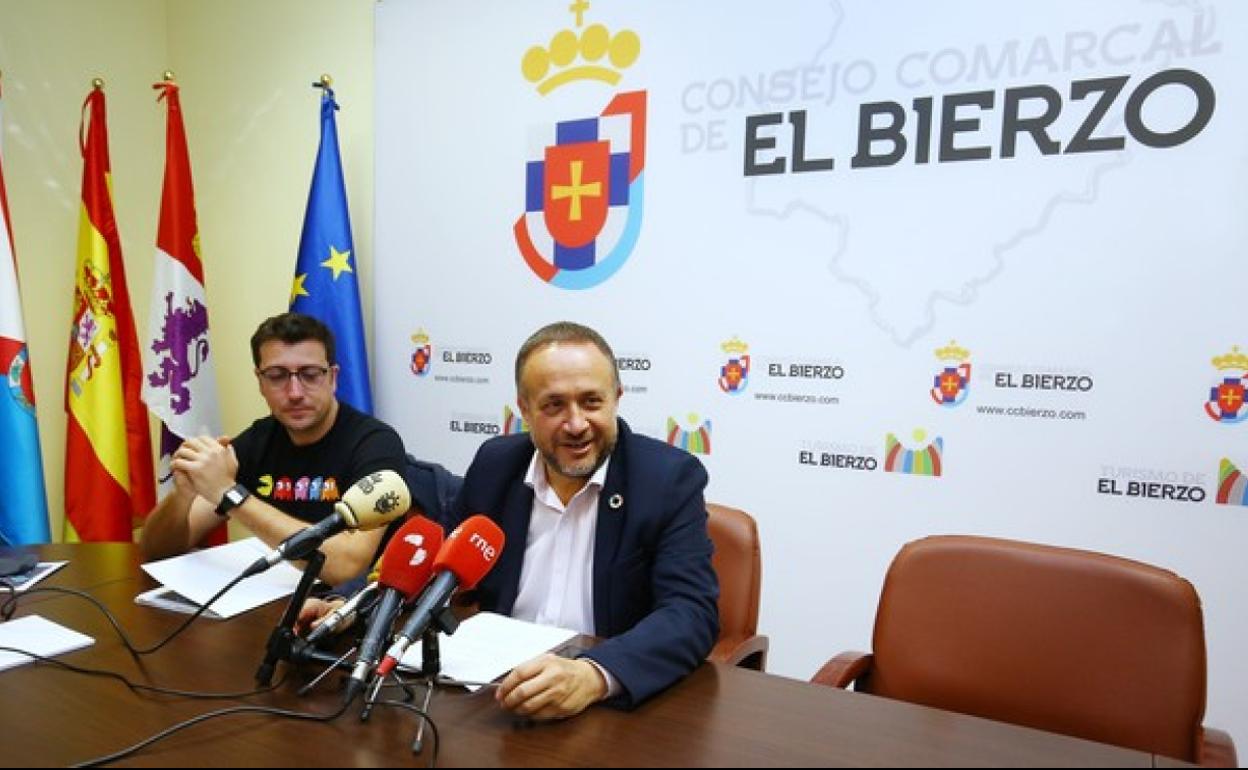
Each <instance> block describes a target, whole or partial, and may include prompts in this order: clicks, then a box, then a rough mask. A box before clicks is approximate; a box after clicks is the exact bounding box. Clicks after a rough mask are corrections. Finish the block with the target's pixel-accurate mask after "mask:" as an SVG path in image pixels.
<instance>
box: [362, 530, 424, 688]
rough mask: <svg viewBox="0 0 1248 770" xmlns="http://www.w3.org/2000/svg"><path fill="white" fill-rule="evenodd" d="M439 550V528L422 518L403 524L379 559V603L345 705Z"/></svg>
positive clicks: (376, 657) (374, 664) (377, 654)
mask: <svg viewBox="0 0 1248 770" xmlns="http://www.w3.org/2000/svg"><path fill="white" fill-rule="evenodd" d="M441 546H442V527H440V526H438V524H436V523H435V522H433V521H430V520H429V519H426V518H425V517H424V516H413V517H412V518H411V519H410V520H408V522H407V523H406V524H404V525H403V526H402V527H401V528H400V529H399V531H398V532H395V533H394V537H393V538H392V539H391V540H390V544H389V545H387V546H386V552H385V553H384V554H382V557H381V575H380V576H379V577H378V578H377V582H378V583H379V584H380V585H381V586H382V592H381V599H379V600H378V601H377V606H376V607H375V608H374V609H373V616H372V617H371V618H369V620H368V629H367V630H366V631H365V632H364V640H363V641H362V642H360V654H359V657H357V658H356V662H355V668H354V670H352V672H351V679H350V680H349V681H348V682H347V694H346V702H347V703H350V702H351V700H352V699H354V698H355V696H356V694H357V693H359V691H360V690H361V689H362V688H363V687H364V682H365V680H366V679H368V675H369V674H371V673H372V671H373V667H374V666H376V665H377V659H378V658H379V657H381V648H382V645H383V644H385V643H386V639H387V638H389V636H390V627H391V626H392V625H394V619H395V617H396V616H397V615H398V614H399V610H401V609H402V608H403V604H404V603H405V602H407V601H411V599H412V598H413V597H414V596H416V592H417V591H419V590H420V589H421V588H422V587H423V586H424V585H425V583H427V582H429V575H430V574H431V573H432V572H433V554H435V553H436V552H437V551H438V550H439V549H440V548H441Z"/></svg>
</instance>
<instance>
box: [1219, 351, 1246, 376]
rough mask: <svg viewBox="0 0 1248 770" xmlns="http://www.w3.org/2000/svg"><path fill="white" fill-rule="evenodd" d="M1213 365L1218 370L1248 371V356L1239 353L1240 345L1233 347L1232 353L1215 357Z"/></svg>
mask: <svg viewBox="0 0 1248 770" xmlns="http://www.w3.org/2000/svg"><path fill="white" fill-rule="evenodd" d="M1213 365H1214V366H1215V367H1217V368H1218V369H1234V370H1236V371H1248V355H1244V354H1243V353H1240V352H1239V345H1232V346H1231V352H1230V353H1227V354H1226V355H1224V356H1214V357H1213Z"/></svg>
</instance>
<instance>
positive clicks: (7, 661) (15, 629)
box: [0, 615, 95, 671]
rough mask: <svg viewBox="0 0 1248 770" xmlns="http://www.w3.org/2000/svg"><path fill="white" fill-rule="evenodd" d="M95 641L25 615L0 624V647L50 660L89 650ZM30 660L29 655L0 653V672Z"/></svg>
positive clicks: (38, 618) (68, 629)
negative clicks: (25, 651) (26, 652)
mask: <svg viewBox="0 0 1248 770" xmlns="http://www.w3.org/2000/svg"><path fill="white" fill-rule="evenodd" d="M93 644H95V640H94V639H92V638H91V637H89V636H87V635H86V634H80V633H78V632H77V631H75V630H73V629H72V628H66V627H65V626H62V625H61V624H59V623H53V622H52V621H50V620H48V619H47V618H45V617H42V616H40V615H27V616H25V617H21V618H18V619H17V620H10V621H8V622H7V623H0V647H13V648H16V649H19V650H28V651H29V652H33V653H35V654H36V655H42V656H43V657H45V658H51V657H53V656H55V655H60V654H62V653H66V652H73V651H74V650H79V649H82V648H83V647H89V646H91V645H93ZM33 661H34V658H32V657H30V656H29V655H21V654H18V653H16V652H7V651H0V671H3V670H4V669H6V668H12V667H13V666H22V665H25V664H27V663H31V662H33Z"/></svg>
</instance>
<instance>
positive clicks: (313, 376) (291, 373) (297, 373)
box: [256, 366, 329, 390]
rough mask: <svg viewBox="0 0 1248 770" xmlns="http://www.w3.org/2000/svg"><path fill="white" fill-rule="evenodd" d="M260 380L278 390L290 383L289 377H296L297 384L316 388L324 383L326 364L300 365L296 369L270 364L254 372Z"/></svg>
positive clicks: (327, 371)
mask: <svg viewBox="0 0 1248 770" xmlns="http://www.w3.org/2000/svg"><path fill="white" fill-rule="evenodd" d="M256 374H257V375H259V377H260V382H261V383H263V384H264V385H265V386H267V387H270V388H273V389H274V390H280V389H282V388H285V387H286V386H287V385H289V384H290V378H291V377H297V378H298V379H299V384H300V385H302V386H303V387H305V388H318V387H320V386H321V385H324V384H325V376H326V375H327V374H329V367H328V366H301V367H299V368H298V369H287V368H285V367H282V366H270V367H269V368H267V369H261V370H259V371H258V372H256Z"/></svg>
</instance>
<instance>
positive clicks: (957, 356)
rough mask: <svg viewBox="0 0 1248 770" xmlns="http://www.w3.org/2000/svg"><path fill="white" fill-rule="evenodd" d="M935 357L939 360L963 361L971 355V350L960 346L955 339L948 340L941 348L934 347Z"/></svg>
mask: <svg viewBox="0 0 1248 770" xmlns="http://www.w3.org/2000/svg"><path fill="white" fill-rule="evenodd" d="M936 357H937V358H939V359H940V360H941V361H965V360H966V359H968V358H970V357H971V351H969V350H967V349H966V348H964V347H962V346H961V345H959V344H958V343H957V341H956V340H949V344H948V345H946V346H944V347H943V348H936Z"/></svg>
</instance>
